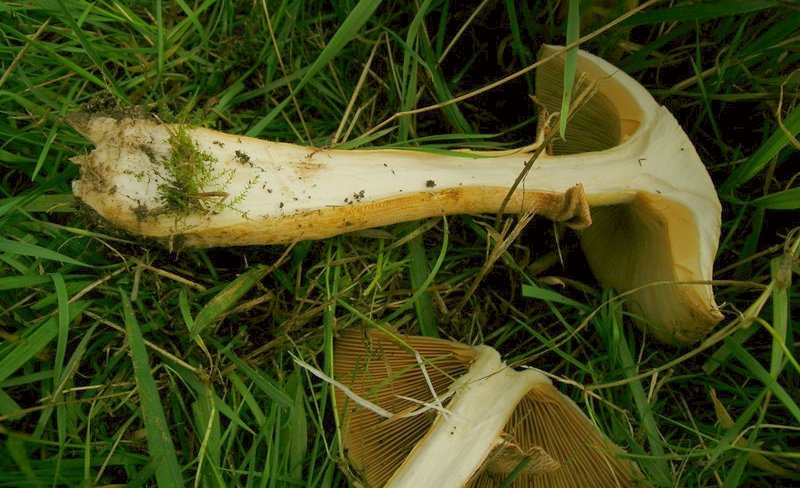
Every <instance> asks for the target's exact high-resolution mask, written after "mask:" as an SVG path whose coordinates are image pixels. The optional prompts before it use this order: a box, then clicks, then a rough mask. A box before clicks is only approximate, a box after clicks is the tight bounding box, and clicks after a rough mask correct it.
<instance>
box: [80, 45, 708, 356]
mask: <svg viewBox="0 0 800 488" xmlns="http://www.w3.org/2000/svg"><path fill="white" fill-rule="evenodd" d="M556 50H557V48H555V47H546V48H544V49H543V51H542V53H541V54H542V55H544V56H545V57H546V58H549V61H548V62H546V63H544V64H543V65H542V67H541V68H540V69H539V71H538V72H537V99H538V100H539V101H540V103H542V104H543V105H544V107H546V108H547V109H548V110H549V111H551V112H552V111H555V110H556V109H557V107H559V106H560V100H561V86H562V77H563V61H561V59H560V58H559V57H558V56H555V53H556ZM578 73H579V75H580V76H581V77H582V79H583V80H585V81H587V82H589V83H591V84H594V86H595V87H596V90H595V92H594V95H593V96H590V97H589V98H588V101H586V103H585V104H583V105H582V106H580V107H579V108H577V110H576V111H574V113H573V114H572V115H571V118H570V120H569V123H568V125H567V133H566V139H565V140H559V139H558V138H556V139H555V140H551V139H549V138H547V137H545V135H546V134H545V133H546V132H547V131H548V130H550V125H549V124H547V123H545V124H543V125H542V127H541V128H540V133H539V137H538V138H537V140H538V141H539V142H538V144H542V143H543V141H552V144H550V145H549V147H547V150H546V151H541V154H539V157H538V159H536V160H535V161H534V163H533V165H532V166H531V167H530V169H529V171H528V173H527V175H526V177H525V179H524V183H523V184H520V185H518V186H515V184H514V182H515V180H517V178H518V176H519V175H520V174H521V172H522V170H523V168H525V166H526V163H528V161H529V160H531V159H532V157H533V155H534V152H533V151H534V150H535V149H536V147H537V146H536V145H533V146H529V147H526V148H522V149H519V150H516V151H514V150H512V151H498V152H470V151H460V152H458V151H454V152H451V153H449V154H432V153H428V152H420V151H414V150H400V149H392V150H351V151H346V150H336V149H320V148H313V147H303V146H298V145H293V144H285V143H276V142H269V141H263V140H258V139H253V138H248V137H243V136H238V135H231V134H226V133H221V132H216V131H212V130H208V129H202V128H186V127H182V126H176V125H167V124H160V123H158V122H157V121H155V120H151V119H128V118H123V119H115V118H111V117H103V116H86V115H77V116H73V117H72V122H73V125H74V126H75V127H76V128H77V129H78V130H79V131H80V132H82V133H83V134H85V135H86V136H87V137H88V138H89V139H91V140H92V142H94V143H95V145H96V148H95V149H94V151H92V152H91V153H90V154H88V155H85V156H80V157H76V158H75V162H77V163H78V164H80V165H81V178H80V179H79V180H78V181H75V182H74V185H73V191H74V193H75V195H76V196H78V197H79V198H81V199H82V200H83V201H84V202H85V203H86V204H88V205H89V206H91V207H92V208H94V209H95V210H96V211H97V212H98V213H99V214H100V215H101V216H102V217H104V218H105V219H107V220H108V221H110V222H112V223H113V224H115V225H117V226H119V227H122V228H124V229H126V230H128V231H131V232H134V233H138V234H142V235H145V236H149V237H154V238H160V239H165V240H172V239H176V238H180V242H181V243H182V244H183V245H184V246H196V247H212V246H233V245H247V244H274V243H284V242H291V241H295V240H300V239H319V238H325V237H329V236H333V235H337V234H341V233H344V232H349V231H353V230H358V229H364V228H367V227H375V226H381V225H387V224H392V223H396V222H401V221H406V220H413V219H420V218H424V217H433V216H441V215H450V214H458V213H468V214H475V213H496V212H499V211H501V210H502V211H505V212H507V213H524V212H534V213H536V214H539V215H542V216H545V217H548V218H550V219H554V220H557V221H563V222H566V223H567V224H568V225H570V226H572V227H573V228H576V229H583V230H582V233H581V236H582V243H583V248H584V251H585V253H586V256H587V258H588V260H589V263H590V265H591V267H592V269H593V270H594V272H595V274H596V276H597V278H598V279H599V281H600V282H601V283H602V284H604V285H605V286H608V287H614V288H617V289H618V291H620V292H631V293H630V295H629V296H628V297H627V299H628V302H629V304H630V305H631V306H630V307H629V310H630V311H631V312H632V313H633V314H634V315H636V316H637V317H638V318H639V319H640V323H642V324H644V326H645V327H646V328H647V329H648V330H649V331H650V332H651V333H652V334H653V335H654V336H655V337H657V338H658V339H660V340H663V341H666V342H672V343H690V342H693V341H695V340H697V339H699V338H700V337H702V336H703V335H704V334H705V333H706V332H707V331H708V329H710V328H711V327H712V326H713V325H714V324H716V323H717V322H718V321H719V320H720V319H721V316H720V314H719V311H718V310H717V307H716V304H715V303H714V297H713V294H712V291H711V286H710V285H709V284H707V282H708V281H709V280H710V279H711V277H712V276H711V275H712V265H713V260H714V255H715V252H716V248H717V244H718V239H719V229H720V205H719V201H718V199H717V196H716V193H715V191H714V187H713V185H712V183H711V180H710V178H709V176H708V174H707V172H706V170H705V167H704V166H703V164H702V162H701V161H700V159H699V157H698V155H697V153H696V152H695V149H694V147H693V146H692V144H691V142H690V141H689V139H688V138H687V136H686V134H685V133H684V132H683V130H681V128H680V127H679V125H678V124H677V122H676V121H675V119H674V118H673V117H672V115H671V114H670V113H669V112H668V111H667V110H666V109H665V108H663V107H661V106H659V105H658V104H657V103H656V102H655V100H653V98H652V97H651V96H650V95H649V94H648V93H647V91H646V90H645V89H644V88H643V87H642V86H641V85H639V84H638V83H637V82H636V81H635V80H633V79H632V78H630V77H629V76H627V75H626V74H624V73H622V72H621V71H619V70H618V69H616V68H615V67H614V66H612V65H610V64H608V63H606V62H605V61H603V60H601V59H599V58H597V57H595V56H592V55H591V54H588V53H586V52H580V55H579V57H578ZM543 119H546V117H543ZM541 149H543V148H541ZM507 196H508V197H509V199H508V200H507V204H505V205H504V201H506V197H507ZM590 208H591V217H590ZM592 221H594V224H593V225H591V226H589V223H590V222H592Z"/></svg>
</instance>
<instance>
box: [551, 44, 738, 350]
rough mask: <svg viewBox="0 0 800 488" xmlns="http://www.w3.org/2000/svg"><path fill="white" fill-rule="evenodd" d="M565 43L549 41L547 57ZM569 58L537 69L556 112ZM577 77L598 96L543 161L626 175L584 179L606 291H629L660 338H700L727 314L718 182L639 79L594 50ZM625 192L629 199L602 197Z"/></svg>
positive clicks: (589, 240)
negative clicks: (721, 286) (721, 305)
mask: <svg viewBox="0 0 800 488" xmlns="http://www.w3.org/2000/svg"><path fill="white" fill-rule="evenodd" d="M561 49H563V48H561V47H560V46H544V47H543V48H542V49H541V51H540V53H539V56H540V57H546V56H550V55H553V54H555V53H557V52H558V51H560V50H561ZM564 62H565V61H564V54H561V55H559V56H556V57H555V58H554V59H552V60H550V61H549V62H547V63H545V65H544V66H542V67H541V68H540V69H539V70H538V71H537V73H536V75H537V78H536V96H537V99H538V100H539V101H540V103H542V104H543V105H544V106H545V107H546V108H547V109H548V110H550V111H557V110H560V104H561V97H562V94H563V82H562V80H563V76H564ZM577 73H578V74H580V75H582V76H584V77H585V79H587V80H589V81H591V82H592V83H595V84H596V92H595V93H594V95H593V96H592V97H591V98H590V99H589V100H588V102H587V103H586V105H585V106H583V107H581V108H579V109H578V110H577V111H576V112H575V115H574V116H573V117H572V118H571V119H570V120H569V124H568V126H567V133H566V138H565V139H563V140H557V141H556V142H555V143H554V144H553V145H552V148H550V150H549V151H548V153H547V154H544V155H542V156H541V164H542V165H543V166H549V165H580V164H581V162H587V164H586V165H585V166H592V167H593V170H598V171H602V170H603V169H606V171H612V172H615V173H617V174H618V175H619V176H620V180H619V181H617V182H616V183H615V184H614V183H613V182H612V181H610V180H609V178H607V177H604V176H603V175H600V174H598V173H597V172H595V171H593V170H590V169H589V168H586V169H587V171H586V173H585V177H584V179H582V180H581V183H582V184H583V185H584V188H585V192H586V194H587V198H588V200H589V205H590V212H591V216H592V224H591V225H590V226H588V227H587V228H585V229H583V230H581V231H580V236H581V246H582V248H583V251H584V254H585V255H586V258H587V260H588V262H589V265H590V267H591V268H592V271H593V273H594V275H595V277H596V278H597V279H598V281H599V282H600V283H601V284H602V285H603V286H604V287H609V288H615V289H617V291H618V292H620V293H625V294H626V298H625V300H626V302H627V305H628V310H629V311H630V312H631V313H632V314H633V315H634V316H635V317H637V319H638V323H639V325H641V326H642V327H643V328H644V329H645V330H646V331H647V332H649V333H650V334H652V335H653V336H654V337H655V338H656V339H658V340H660V341H662V342H667V343H671V344H690V343H693V342H696V341H697V340H699V339H700V338H702V337H703V336H704V335H705V334H706V333H707V332H708V330H709V329H711V327H713V326H714V325H716V324H717V323H718V322H719V321H720V320H721V319H722V315H721V314H720V312H719V310H718V307H717V305H716V303H715V300H714V294H713V290H712V288H711V284H710V282H711V280H712V279H713V266H714V257H715V255H716V251H717V247H718V244H719V236H720V227H721V205H720V202H719V198H718V197H717V193H716V190H715V189H714V185H713V183H712V181H711V178H710V176H709V175H708V172H707V171H706V168H705V166H704V165H703V162H702V161H701V160H700V157H699V156H698V154H697V151H695V149H694V146H693V145H692V143H691V141H690V140H689V138H688V137H687V135H686V133H685V132H684V131H683V129H681V127H680V126H679V125H678V122H677V121H676V120H675V118H674V117H673V116H672V114H670V112H669V111H668V110H667V109H666V108H664V107H663V106H660V105H658V103H656V101H655V100H654V99H653V97H652V96H651V95H650V94H649V93H648V92H647V90H646V89H645V88H644V87H643V86H641V85H640V84H639V83H638V82H637V81H636V80H634V79H633V78H631V77H630V76H628V75H627V74H625V73H624V72H622V71H620V70H619V69H618V68H616V67H615V66H613V65H611V64H610V63H608V62H606V61H604V60H603V59H600V58H598V57H597V56H593V55H591V54H589V53H586V52H580V55H579V56H578V66H577ZM588 162H590V164H589V163H588ZM620 164H621V165H627V166H628V170H626V171H622V170H620V169H617V168H618V167H619V165H620ZM615 192H617V193H619V192H626V193H627V194H628V196H629V198H628V199H627V200H624V201H620V200H623V199H618V200H617V201H613V202H612V201H603V199H602V198H598V197H599V196H601V195H610V194H612V193H615Z"/></svg>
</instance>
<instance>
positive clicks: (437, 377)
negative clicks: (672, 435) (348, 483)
mask: <svg viewBox="0 0 800 488" xmlns="http://www.w3.org/2000/svg"><path fill="white" fill-rule="evenodd" d="M334 371H335V378H336V380H337V381H338V382H339V383H341V384H343V385H345V387H347V388H348V389H349V392H348V393H350V395H351V396H348V395H347V394H346V393H345V392H344V391H343V390H342V389H338V390H337V391H336V400H337V402H336V403H337V409H338V411H339V413H340V416H339V423H340V428H341V434H342V441H343V444H344V451H345V455H346V457H347V458H348V460H349V462H350V463H351V464H352V471H353V473H354V476H358V477H360V478H361V479H362V481H364V482H366V483H367V485H368V486H374V487H378V486H386V487H417V486H435V487H437V488H448V487H453V488H455V487H463V486H469V487H491V486H497V485H498V484H500V483H501V482H502V481H503V480H505V479H507V478H509V477H512V476H513V477H514V481H513V484H512V485H510V486H513V487H517V488H523V487H525V488H528V487H538V486H542V487H576V486H592V487H598V488H603V487H628V486H637V483H639V481H640V479H641V476H642V475H641V473H640V472H639V470H638V468H637V467H636V466H635V464H633V463H632V462H631V461H629V460H626V459H624V458H623V457H621V456H622V455H624V453H623V451H622V450H621V449H619V448H618V447H617V446H615V445H614V444H613V443H612V442H611V441H609V440H608V439H607V438H606V437H605V436H604V435H603V434H602V433H601V432H600V431H598V430H597V429H596V428H595V427H594V426H593V425H592V424H591V422H590V421H589V420H588V419H587V418H586V416H585V415H583V413H582V412H581V411H580V409H579V408H578V406H577V405H575V403H573V402H572V401H571V400H570V399H569V398H567V397H565V396H564V395H562V394H561V393H559V391H558V390H557V389H556V388H555V387H554V386H553V385H552V383H551V382H550V380H549V379H548V378H547V377H546V376H545V375H544V374H542V373H541V372H540V371H537V370H533V369H526V370H522V371H515V370H513V369H511V368H509V367H508V366H506V364H505V363H503V362H502V361H501V360H500V355H499V354H498V353H497V352H496V351H495V350H494V349H492V348H490V347H487V346H477V347H470V346H467V345H465V344H460V343H457V342H451V341H446V340H441V339H432V338H427V337H413V336H403V335H399V334H396V333H395V332H394V331H391V330H389V332H388V333H385V332H379V331H376V330H371V331H369V332H368V333H366V334H364V333H359V332H352V331H348V332H346V333H344V334H343V335H342V337H340V338H339V339H338V342H337V344H336V347H335V350H334ZM353 394H355V395H357V396H358V398H359V399H360V400H359V401H358V402H356V401H354V400H353V398H352V395H353ZM365 402H370V403H371V404H372V405H373V406H376V407H379V408H373V409H370V408H365V406H364V404H365ZM379 409H382V411H385V412H386V413H387V414H388V417H387V416H385V415H386V414H385V415H384V416H382V415H380V414H379V413H376V410H379ZM512 473H513V474H512Z"/></svg>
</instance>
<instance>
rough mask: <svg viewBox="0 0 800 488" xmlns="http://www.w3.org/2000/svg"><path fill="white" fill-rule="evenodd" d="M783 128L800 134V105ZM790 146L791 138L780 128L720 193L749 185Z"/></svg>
mask: <svg viewBox="0 0 800 488" xmlns="http://www.w3.org/2000/svg"><path fill="white" fill-rule="evenodd" d="M783 126H784V127H785V128H786V130H787V131H788V132H789V133H790V134H792V135H793V136H797V134H798V133H800V105H798V106H796V107H795V108H794V109H792V111H791V112H789V115H787V116H786V117H785V118H784V119H783ZM787 145H789V137H788V136H787V134H786V132H784V130H783V128H781V127H778V128H777V129H775V132H773V133H772V135H771V136H769V139H767V141H766V142H764V144H762V145H761V147H760V148H758V150H757V151H756V152H755V154H753V155H752V156H750V159H748V160H747V162H745V163H744V164H742V165H741V166H739V167H738V168H736V170H735V171H734V172H733V173H732V174H731V175H730V176H729V177H728V179H727V180H725V183H723V184H722V187H721V188H720V193H729V192H731V191H732V190H735V189H736V188H738V187H739V186H741V185H743V184H744V183H747V182H748V181H750V180H751V179H752V178H754V177H755V176H756V175H757V174H758V173H759V172H761V171H762V170H763V169H764V168H765V167H766V166H767V165H768V164H769V163H770V161H772V159H773V158H774V157H776V156H777V155H778V153H780V152H781V151H782V150H783V148H785V147H786V146H787Z"/></svg>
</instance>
